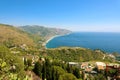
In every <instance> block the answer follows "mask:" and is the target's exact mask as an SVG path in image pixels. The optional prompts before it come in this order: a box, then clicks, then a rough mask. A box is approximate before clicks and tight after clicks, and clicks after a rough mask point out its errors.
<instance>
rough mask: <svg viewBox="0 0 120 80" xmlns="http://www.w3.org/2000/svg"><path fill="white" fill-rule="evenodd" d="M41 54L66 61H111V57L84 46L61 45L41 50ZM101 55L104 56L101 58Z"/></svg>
mask: <svg viewBox="0 0 120 80" xmlns="http://www.w3.org/2000/svg"><path fill="white" fill-rule="evenodd" d="M41 55H45V56H50V57H51V58H53V59H58V60H62V61H67V62H71V61H74V62H85V61H107V62H112V58H110V57H109V56H107V54H106V53H104V52H102V51H100V50H90V49H86V48H69V47H61V48H54V49H47V50H46V51H41ZM103 57H105V58H104V59H103Z"/></svg>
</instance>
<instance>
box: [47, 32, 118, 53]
mask: <svg viewBox="0 0 120 80" xmlns="http://www.w3.org/2000/svg"><path fill="white" fill-rule="evenodd" d="M62 46H69V47H84V48H90V49H101V50H103V51H106V52H119V53H120V33H102V32H74V33H71V34H69V35H64V36H59V37H55V38H53V39H52V40H50V41H49V42H48V43H47V44H46V47H47V48H57V47H62Z"/></svg>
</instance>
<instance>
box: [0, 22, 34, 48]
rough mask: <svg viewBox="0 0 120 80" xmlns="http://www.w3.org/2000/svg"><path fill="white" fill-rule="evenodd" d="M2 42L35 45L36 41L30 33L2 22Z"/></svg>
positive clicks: (0, 36) (9, 44)
mask: <svg viewBox="0 0 120 80" xmlns="http://www.w3.org/2000/svg"><path fill="white" fill-rule="evenodd" d="M0 44H3V45H6V46H7V47H11V46H20V45H23V44H26V45H28V46H34V45H35V43H34V41H33V39H32V38H30V36H29V34H28V33H26V32H24V31H22V30H20V29H18V28H16V27H14V26H11V25H5V24H0Z"/></svg>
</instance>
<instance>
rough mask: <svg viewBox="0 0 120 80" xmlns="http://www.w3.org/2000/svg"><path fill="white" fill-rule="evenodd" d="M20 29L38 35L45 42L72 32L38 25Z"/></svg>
mask: <svg viewBox="0 0 120 80" xmlns="http://www.w3.org/2000/svg"><path fill="white" fill-rule="evenodd" d="M20 28H21V29H22V30H24V31H26V32H28V33H31V34H37V35H40V36H42V37H44V39H45V40H47V39H49V38H50V37H52V36H55V35H64V34H68V33H71V32H72V31H69V30H66V29H58V28H48V27H44V26H38V25H34V26H30V25H27V26H21V27H20Z"/></svg>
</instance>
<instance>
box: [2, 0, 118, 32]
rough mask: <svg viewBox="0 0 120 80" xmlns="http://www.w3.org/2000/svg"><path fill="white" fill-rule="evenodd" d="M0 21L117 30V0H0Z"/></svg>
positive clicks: (17, 23) (20, 24) (108, 30)
mask: <svg viewBox="0 0 120 80" xmlns="http://www.w3.org/2000/svg"><path fill="white" fill-rule="evenodd" d="M0 23H4V24H10V25H15V26H23V25H41V26H46V27H56V28H64V29H68V30H72V31H89V32H91V31H92V32H120V0H0Z"/></svg>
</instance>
